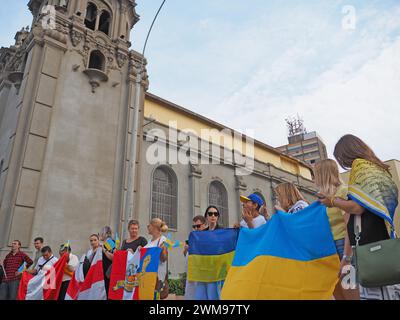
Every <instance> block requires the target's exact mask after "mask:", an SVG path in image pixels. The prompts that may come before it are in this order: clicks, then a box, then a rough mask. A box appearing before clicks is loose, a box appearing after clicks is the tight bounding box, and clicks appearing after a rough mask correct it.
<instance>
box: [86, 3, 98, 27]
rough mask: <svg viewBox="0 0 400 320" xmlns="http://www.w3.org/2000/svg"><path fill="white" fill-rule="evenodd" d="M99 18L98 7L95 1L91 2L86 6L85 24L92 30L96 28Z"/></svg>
mask: <svg viewBox="0 0 400 320" xmlns="http://www.w3.org/2000/svg"><path fill="white" fill-rule="evenodd" d="M96 20H97V7H96V5H94V4H93V3H91V2H89V4H88V6H87V8H86V17H85V26H86V28H89V29H91V30H95V29H96Z"/></svg>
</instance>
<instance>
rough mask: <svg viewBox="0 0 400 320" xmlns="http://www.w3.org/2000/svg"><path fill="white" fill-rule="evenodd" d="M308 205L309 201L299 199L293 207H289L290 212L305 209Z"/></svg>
mask: <svg viewBox="0 0 400 320" xmlns="http://www.w3.org/2000/svg"><path fill="white" fill-rule="evenodd" d="M307 207H308V203H307V202H305V201H303V200H299V201H297V202H296V203H295V204H294V205H293V206H292V207H290V208H289V211H288V213H296V212H299V211H301V210H304V209H305V208H307Z"/></svg>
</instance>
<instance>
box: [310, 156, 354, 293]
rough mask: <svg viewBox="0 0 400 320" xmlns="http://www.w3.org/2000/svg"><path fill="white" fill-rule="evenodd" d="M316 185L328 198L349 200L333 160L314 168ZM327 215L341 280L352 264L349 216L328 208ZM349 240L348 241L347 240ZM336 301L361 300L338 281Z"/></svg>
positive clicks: (324, 161) (323, 161) (339, 210)
mask: <svg viewBox="0 0 400 320" xmlns="http://www.w3.org/2000/svg"><path fill="white" fill-rule="evenodd" d="M314 178H315V185H316V187H317V189H318V192H319V193H320V194H323V195H326V196H328V197H338V198H341V199H344V200H347V192H348V188H347V186H346V185H345V184H344V183H343V182H342V180H341V178H340V173H339V167H338V165H337V163H336V162H335V161H334V160H332V159H326V160H322V161H320V162H318V163H316V164H315V167H314ZM327 214H328V218H329V223H330V225H331V231H332V235H333V239H334V240H335V245H336V251H337V254H338V256H339V259H340V261H341V265H340V272H339V277H340V278H341V274H342V269H343V267H344V266H345V265H348V264H350V262H351V256H352V249H351V246H350V243H349V240H348V236H347V232H346V225H347V221H348V219H349V217H350V216H349V214H347V213H346V212H345V211H343V210H341V209H339V208H328V209H327ZM346 238H347V240H346ZM334 297H335V299H336V300H355V299H359V293H358V290H345V289H343V287H342V285H341V281H338V284H337V285H336V288H335V291H334Z"/></svg>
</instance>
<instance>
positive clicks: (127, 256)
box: [108, 248, 162, 300]
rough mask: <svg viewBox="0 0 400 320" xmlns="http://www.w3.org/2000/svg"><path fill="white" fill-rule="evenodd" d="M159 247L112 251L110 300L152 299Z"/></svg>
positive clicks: (159, 252) (159, 253)
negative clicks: (134, 250) (132, 250)
mask: <svg viewBox="0 0 400 320" xmlns="http://www.w3.org/2000/svg"><path fill="white" fill-rule="evenodd" d="M161 250H162V249H161V248H142V249H140V250H137V251H136V252H135V253H134V254H132V253H131V252H129V251H116V252H115V253H114V259H113V265H112V269H111V278H110V289H109V292H108V298H109V299H110V300H154V291H155V288H156V282H157V271H158V265H159V262H160V255H161Z"/></svg>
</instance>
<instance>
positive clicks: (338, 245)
mask: <svg viewBox="0 0 400 320" xmlns="http://www.w3.org/2000/svg"><path fill="white" fill-rule="evenodd" d="M335 245H336V252H337V254H338V256H339V258H340V261H342V259H343V255H344V239H339V240H335Z"/></svg>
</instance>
